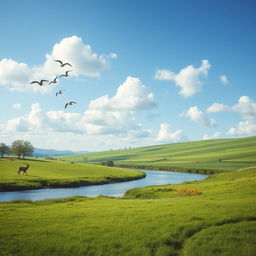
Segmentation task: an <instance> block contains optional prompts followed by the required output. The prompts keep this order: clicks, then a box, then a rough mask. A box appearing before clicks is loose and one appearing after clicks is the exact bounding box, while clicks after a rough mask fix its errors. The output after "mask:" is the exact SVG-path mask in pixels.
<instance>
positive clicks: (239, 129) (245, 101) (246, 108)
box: [227, 96, 256, 136]
mask: <svg viewBox="0 0 256 256" xmlns="http://www.w3.org/2000/svg"><path fill="white" fill-rule="evenodd" d="M231 109H232V110H233V111H235V112H238V113H240V115H241V118H242V119H243V120H244V121H243V122H240V123H238V124H237V125H236V126H235V127H232V128H230V129H229V130H228V131H227V134H228V135H231V136H240V135H245V136H250V135H255V134H256V102H255V101H253V100H251V99H250V98H249V97H248V96H242V97H240V98H239V100H238V103H237V104H235V105H234V106H233V107H231Z"/></svg>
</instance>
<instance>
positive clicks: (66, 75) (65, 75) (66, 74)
mask: <svg viewBox="0 0 256 256" xmlns="http://www.w3.org/2000/svg"><path fill="white" fill-rule="evenodd" d="M68 72H71V70H68V71H66V73H65V74H64V75H61V76H60V77H62V76H64V77H68V76H69V74H68Z"/></svg>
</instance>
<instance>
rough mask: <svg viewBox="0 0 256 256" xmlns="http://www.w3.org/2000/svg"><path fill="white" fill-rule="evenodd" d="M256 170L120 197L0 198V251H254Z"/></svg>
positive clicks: (54, 254)
mask: <svg viewBox="0 0 256 256" xmlns="http://www.w3.org/2000/svg"><path fill="white" fill-rule="evenodd" d="M255 238H256V169H248V170H242V171H237V172H228V173H223V174H216V175H212V176H210V177H209V178H208V179H207V180H204V181H200V182H191V183H184V184H181V185H166V186H155V187H147V188H144V189H133V190H131V191H129V192H127V195H126V197H125V198H122V199H114V198H105V197H98V198H84V197H73V198H67V199H59V200H44V201H38V202H30V201H16V202H9V203H0V255H1V256H14V255H15V256H24V255H26V256H30V255H31V256H32V255H33V256H45V255H51V256H70V255H72V256H103V255H104V256H177V255H180V256H216V255H218V256H255V255H256V243H255Z"/></svg>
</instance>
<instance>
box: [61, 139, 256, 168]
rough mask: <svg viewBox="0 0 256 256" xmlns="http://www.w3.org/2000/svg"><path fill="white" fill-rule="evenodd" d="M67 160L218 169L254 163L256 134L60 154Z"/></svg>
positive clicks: (138, 165) (255, 163) (253, 164)
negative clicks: (237, 137)
mask: <svg viewBox="0 0 256 256" xmlns="http://www.w3.org/2000/svg"><path fill="white" fill-rule="evenodd" d="M59 159H63V160H67V161H76V162H83V161H88V162H89V163H101V162H102V161H107V160H112V161H114V163H115V165H119V166H134V167H139V168H148V167H149V168H152V169H167V170H178V171H188V170H190V171H201V172H207V171H208V173H211V172H221V171H232V170H236V169H239V168H245V167H249V166H255V165H256V136H254V137H247V138H239V139H218V140H206V141H194V142H184V143H173V144H165V145H157V146H150V147H141V148H134V149H125V150H110V151H105V152H97V153H87V154H80V155H72V156H62V157H59Z"/></svg>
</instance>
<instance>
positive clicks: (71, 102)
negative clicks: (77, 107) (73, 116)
mask: <svg viewBox="0 0 256 256" xmlns="http://www.w3.org/2000/svg"><path fill="white" fill-rule="evenodd" d="M73 104H76V102H75V101H70V102H67V103H66V104H65V108H67V106H68V105H73Z"/></svg>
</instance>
